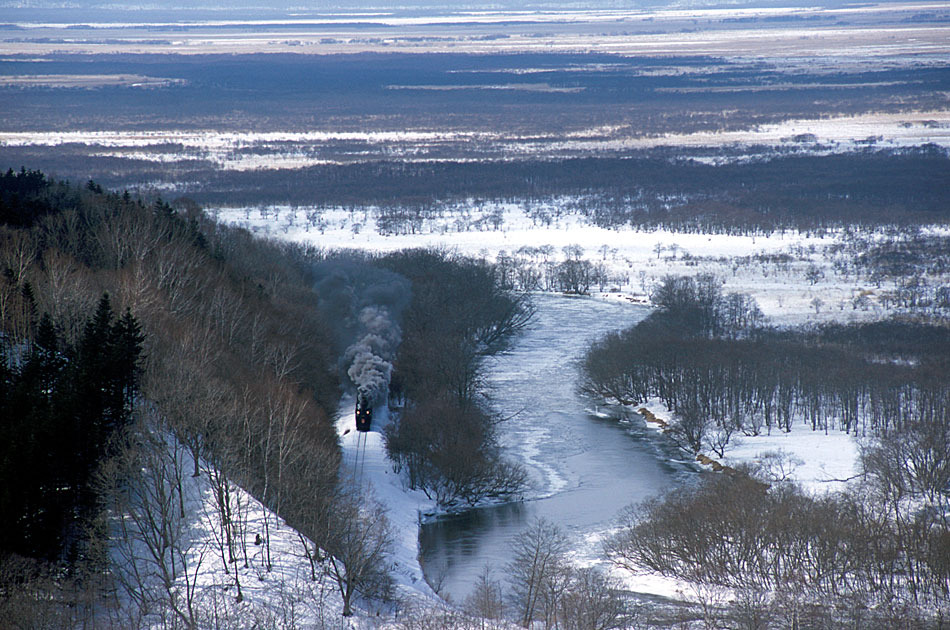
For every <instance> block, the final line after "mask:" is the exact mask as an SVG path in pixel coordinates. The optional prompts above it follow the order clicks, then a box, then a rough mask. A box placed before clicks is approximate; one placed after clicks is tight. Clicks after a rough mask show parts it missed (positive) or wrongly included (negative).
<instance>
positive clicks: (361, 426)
mask: <svg viewBox="0 0 950 630" xmlns="http://www.w3.org/2000/svg"><path fill="white" fill-rule="evenodd" d="M372 424H373V405H372V404H371V403H370V401H369V400H367V399H366V396H364V395H363V394H358V395H357V396H356V430H357V431H362V432H363V433H366V432H367V431H369V428H370V425H372Z"/></svg>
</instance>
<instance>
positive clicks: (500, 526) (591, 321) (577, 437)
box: [419, 294, 688, 602]
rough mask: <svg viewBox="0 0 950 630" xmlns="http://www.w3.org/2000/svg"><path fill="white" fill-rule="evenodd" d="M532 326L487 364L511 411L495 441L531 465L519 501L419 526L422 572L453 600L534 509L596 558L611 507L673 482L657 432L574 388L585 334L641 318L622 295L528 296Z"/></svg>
mask: <svg viewBox="0 0 950 630" xmlns="http://www.w3.org/2000/svg"><path fill="white" fill-rule="evenodd" d="M534 299H535V305H536V307H537V313H536V316H535V319H534V321H533V323H532V325H531V327H530V328H529V329H528V330H527V331H525V333H524V334H523V335H521V336H520V337H519V338H518V339H516V340H515V342H514V344H513V347H512V348H511V349H510V350H509V351H508V352H505V353H504V354H501V355H499V356H498V357H495V358H494V359H492V361H491V364H490V366H489V369H488V379H489V382H490V384H491V393H492V397H493V407H494V408H495V409H496V410H497V411H498V412H499V413H501V414H502V415H503V416H504V417H510V419H509V420H508V421H506V422H505V423H504V424H503V425H502V428H501V442H502V444H503V445H504V447H505V450H506V452H507V453H508V455H509V456H510V457H513V458H515V459H516V460H518V461H520V462H521V463H522V464H523V465H524V466H525V467H526V468H527V469H528V471H529V473H530V477H531V486H530V487H529V488H528V489H527V490H526V491H525V495H524V499H523V500H522V501H518V502H514V503H509V504H505V505H499V506H491V507H483V508H477V509H472V510H467V511H465V512H462V513H459V514H453V515H449V516H443V517H439V518H435V519H431V520H429V521H428V522H426V523H424V524H423V525H422V527H421V529H420V533H419V542H420V549H421V557H420V560H421V564H422V568H423V571H424V573H425V575H426V579H427V580H428V581H429V583H430V584H431V585H433V587H435V588H436V589H437V590H438V591H439V592H440V594H441V595H442V596H443V597H448V598H450V599H451V600H452V601H456V602H460V601H462V600H464V599H465V597H466V595H467V594H468V593H469V592H470V591H471V589H472V587H473V585H474V584H475V582H476V580H477V578H478V575H479V574H480V573H481V572H482V570H483V568H484V567H485V566H486V565H490V566H491V567H492V568H493V569H494V570H495V574H496V575H495V577H496V578H497V577H501V576H502V574H503V571H504V566H505V564H506V563H507V562H509V560H510V556H511V554H510V549H509V545H510V540H511V539H512V537H514V536H515V535H517V534H518V533H519V532H520V531H522V530H523V528H524V527H525V526H527V525H529V524H530V523H531V522H533V520H534V519H535V518H537V517H541V518H544V519H547V520H549V521H552V522H554V523H557V524H558V525H559V526H561V528H562V529H564V531H565V532H566V533H567V534H568V536H569V537H570V539H571V542H572V549H573V550H574V553H575V556H576V558H577V560H578V561H580V562H583V563H585V564H587V563H591V562H597V561H598V559H599V557H600V548H601V545H600V540H601V538H602V536H603V534H604V533H605V532H606V531H607V530H608V529H610V528H611V527H612V526H613V524H614V522H615V518H616V516H617V513H618V511H619V510H620V509H621V508H623V507H624V506H626V505H628V504H630V503H634V502H638V501H642V500H643V499H646V498H648V497H651V496H653V495H656V494H657V493H660V492H662V491H663V490H664V489H667V488H669V487H671V486H672V485H674V484H677V483H679V482H680V481H681V480H682V478H683V477H684V475H686V474H688V473H686V472H684V469H683V468H678V467H676V466H674V465H671V464H669V463H667V462H668V453H663V452H661V449H662V448H663V445H662V440H658V439H657V438H656V437H655V436H653V435H650V434H648V432H647V430H646V429H644V428H643V427H642V425H641V423H638V422H633V423H620V422H617V419H616V418H611V417H608V415H607V414H606V413H605V411H608V410H605V409H603V408H597V406H596V402H595V401H592V400H589V399H587V398H586V397H584V396H581V395H580V394H578V393H577V381H578V369H577V365H576V362H577V361H578V359H579V358H580V357H581V356H582V355H583V353H584V351H585V349H586V348H587V347H588V345H589V344H590V342H591V341H593V340H594V339H597V338H599V337H602V336H603V335H605V334H607V333H608V332H611V331H615V330H620V329H622V328H626V327H628V326H631V325H633V324H635V323H637V322H638V321H640V320H642V319H643V318H644V317H646V315H647V314H648V313H649V310H648V309H646V308H645V307H642V306H636V305H632V304H627V303H622V302H606V301H602V300H596V299H590V298H570V297H563V296H556V295H546V294H542V295H537V296H535V298H534Z"/></svg>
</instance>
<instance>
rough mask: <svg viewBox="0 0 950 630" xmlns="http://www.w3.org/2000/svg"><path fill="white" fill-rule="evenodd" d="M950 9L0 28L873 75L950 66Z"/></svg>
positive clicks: (6, 15) (94, 48) (175, 20)
mask: <svg viewBox="0 0 950 630" xmlns="http://www.w3.org/2000/svg"><path fill="white" fill-rule="evenodd" d="M947 6H948V4H947V3H946V2H906V3H901V2H894V3H882V4H867V5H862V6H860V7H857V6H854V7H851V6H843V7H771V8H750V7H731V8H704V7H691V8H675V9H635V8H630V9H622V10H589V9H574V10H538V11H499V10H486V11H464V10H462V11H441V12H429V13H420V12H412V11H402V12H399V11H387V10H381V11H372V12H358V13H357V12H335V13H334V12H323V13H321V12H307V13H304V12H300V13H288V14H284V15H275V14H274V12H271V13H269V14H265V15H262V16H259V17H253V16H249V17H246V18H244V19H237V20H235V19H221V17H220V16H219V17H218V18H217V19H195V18H192V19H189V15H188V14H187V13H182V14H177V15H176V14H167V13H166V14H161V13H158V12H154V13H151V14H150V13H149V12H148V11H139V12H135V11H129V10H126V13H125V14H124V15H123V16H122V18H123V19H121V20H120V19H118V18H116V17H115V16H112V15H108V14H106V15H104V16H102V19H101V20H97V19H95V18H90V16H84V17H82V18H77V19H76V20H75V21H64V20H63V19H62V18H60V19H58V20H57V19H50V17H49V15H48V14H43V15H42V16H41V17H34V14H33V13H30V12H29V11H28V9H29V7H25V8H24V7H19V8H3V7H0V20H2V21H3V22H4V23H5V24H4V25H3V28H5V29H6V30H8V31H9V32H11V33H15V34H16V36H17V38H18V39H19V41H17V45H16V48H15V50H16V52H18V53H21V54H30V55H44V54H50V53H60V52H70V53H104V54H111V53H117V52H119V53H132V54H153V53H162V52H166V51H167V50H168V49H169V47H170V46H174V47H175V49H176V52H178V53H181V54H248V53H256V52H286V53H293V54H338V53H347V54H349V53H360V52H387V53H392V52H453V53H475V54H483V53H497V52H601V53H602V52H611V53H618V54H624V55H676V56H682V55H714V56H718V55H728V56H742V57H753V58H762V57H788V58H809V59H814V58H816V57H824V56H828V54H829V52H830V51H834V55H835V56H840V57H841V63H844V64H859V65H866V64H868V63H869V62H870V61H874V62H879V61H880V60H881V59H883V58H889V57H893V56H895V55H908V54H909V55H914V56H917V57H918V58H920V59H924V58H928V57H933V58H934V59H939V58H940V56H941V55H944V59H945V55H946V52H947V49H948V42H950V37H948V35H947V34H948V26H947V18H946V11H947ZM117 8H118V7H117ZM920 16H925V17H926V18H927V19H924V20H923V21H920V19H921V17H920ZM2 30H3V29H0V32H2ZM24 35H25V36H26V37H24ZM0 43H2V40H0ZM0 52H6V53H9V52H10V48H9V47H8V46H4V47H0Z"/></svg>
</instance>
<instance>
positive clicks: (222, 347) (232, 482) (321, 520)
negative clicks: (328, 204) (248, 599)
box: [0, 171, 341, 627]
mask: <svg viewBox="0 0 950 630" xmlns="http://www.w3.org/2000/svg"><path fill="white" fill-rule="evenodd" d="M0 179H2V181H0V183H2V190H0V192H2V194H0V216H2V218H3V222H4V224H3V226H0V255H2V260H0V266H2V268H3V277H2V279H0V311H2V313H0V314H2V322H3V330H2V335H0V341H2V344H0V347H2V352H3V355H2V356H3V358H4V359H3V361H2V364H3V367H4V372H3V379H2V380H3V382H2V387H3V388H4V393H5V395H4V396H3V397H2V401H3V406H4V413H3V415H4V418H22V420H23V421H22V422H21V423H20V424H16V425H10V424H9V423H5V428H6V429H7V436H6V438H7V439H6V440H5V444H8V445H10V446H12V447H14V450H11V451H10V453H11V454H12V453H16V454H17V457H12V456H11V457H4V458H3V468H2V471H3V483H2V484H0V485H2V487H3V488H4V489H5V493H4V496H3V499H2V500H3V501H4V506H5V508H4V510H3V514H2V517H0V521H2V523H3V528H4V529H3V531H4V532H5V535H4V537H3V542H2V543H0V547H2V550H3V551H2V553H3V564H4V566H5V567H17V569H16V570H15V571H14V572H13V574H7V575H5V576H4V579H5V580H7V582H5V585H4V586H3V587H2V588H3V593H4V594H5V595H4V597H3V598H2V600H3V601H2V604H0V606H2V607H4V608H3V609H4V610H8V611H9V610H19V611H25V610H29V609H31V608H32V607H31V606H22V601H21V600H20V598H22V597H30V596H31V595H30V593H31V591H30V590H29V589H22V588H16V589H13V590H7V589H8V586H9V585H10V584H19V585H22V584H24V583H33V584H54V583H55V584H56V588H57V592H59V593H60V594H59V596H58V597H57V598H56V599H54V600H48V599H46V598H44V597H43V595H42V591H43V589H42V588H40V589H38V591H34V593H35V596H36V597H39V599H38V600H36V602H44V603H43V605H42V606H40V608H46V609H55V610H53V612H50V614H51V615H54V616H55V615H66V616H70V617H75V616H77V615H93V614H94V613H93V611H96V610H97V609H99V607H101V606H102V605H103V603H107V602H108V601H109V599H108V598H107V599H105V600H104V599H102V598H103V597H105V594H106V593H119V595H118V596H117V597H116V598H114V599H112V600H111V601H112V602H113V603H115V604H116V605H117V607H116V608H115V609H114V612H113V613H109V614H106V615H105V616H104V617H103V616H102V615H101V614H100V613H101V609H100V610H99V612H96V613H95V614H96V615H97V616H99V617H100V620H101V618H108V617H110V616H111V618H112V619H113V620H114V621H115V622H116V623H119V624H120V625H122V624H123V623H128V622H129V621H130V620H132V619H139V620H140V621H141V619H142V618H143V617H144V616H147V615H152V616H155V615H158V617H162V616H163V615H170V616H171V617H173V618H176V619H177V620H178V623H180V624H184V626H185V627H195V624H196V623H197V615H198V612H197V610H196V609H195V607H194V604H195V600H194V597H195V596H196V595H197V594H196V593H195V592H194V589H193V588H192V587H193V586H194V585H193V580H194V575H195V574H194V573H193V571H194V570H195V569H196V567H193V566H188V564H187V562H186V559H188V558H191V560H190V561H191V562H194V558H193V557H192V556H189V555H188V554H187V551H188V547H187V545H188V540H187V539H186V538H182V536H183V534H182V532H183V530H182V529H181V528H182V526H183V525H182V524H183V523H185V522H186V521H193V520H194V519H195V518H196V515H195V514H193V513H191V512H190V510H192V509H194V504H193V502H192V501H191V500H189V497H188V496H187V485H188V484H187V482H186V479H187V478H190V477H198V476H206V477H207V478H208V481H209V483H210V484H211V486H212V487H213V488H215V492H216V501H215V504H216V505H217V510H218V512H219V515H218V517H217V518H215V519H214V522H215V523H217V527H218V528H219V532H218V537H219V539H220V545H219V549H220V553H219V554H217V556H219V557H216V558H213V557H206V558H203V560H202V562H203V563H205V564H212V563H219V565H220V567H221V569H220V570H221V571H223V572H224V573H230V574H232V576H233V578H232V579H233V580H234V582H235V584H234V587H235V594H234V595H233V597H236V598H237V599H240V598H241V585H240V583H239V580H238V578H237V572H236V571H232V570H231V567H232V566H236V565H237V564H238V563H246V562H247V561H248V560H247V550H246V545H247V544H249V543H248V540H249V538H248V537H250V539H251V540H253V539H254V536H255V534H257V535H259V536H260V540H261V541H262V543H263V545H264V546H265V548H266V547H267V545H269V540H270V537H269V536H268V532H267V528H268V527H272V526H277V523H276V522H273V523H270V522H266V521H265V523H264V524H263V528H264V531H259V532H250V531H247V510H248V506H247V505H246V504H245V505H242V504H240V501H239V496H241V495H240V494H239V493H238V492H237V488H238V486H240V487H241V488H244V489H247V490H249V491H250V492H251V493H252V494H253V495H254V496H256V497H257V498H259V499H260V500H261V501H262V502H263V503H264V504H265V505H266V506H267V507H269V508H270V509H271V510H273V511H274V513H279V514H280V515H281V516H282V517H283V518H284V519H286V520H287V521H289V522H291V523H293V524H294V525H295V526H296V527H297V528H298V529H300V530H301V531H302V532H304V533H305V534H306V535H307V536H308V537H309V539H310V540H312V541H315V542H316V544H317V545H318V546H319V547H322V548H324V549H326V548H329V547H333V546H334V545H337V546H340V543H339V542H337V541H335V540H331V537H330V536H329V534H328V532H330V531H335V530H334V529H333V528H331V527H328V525H327V522H328V519H329V515H330V514H331V513H333V512H334V509H331V508H330V505H337V504H339V503H340V502H341V498H340V492H339V491H338V489H337V488H338V486H337V469H338V464H337V462H338V459H339V454H338V447H337V445H336V437H335V433H334V431H333V428H332V426H331V424H330V418H331V417H332V415H333V413H334V411H335V406H336V404H337V400H338V399H339V384H338V381H337V380H336V374H335V370H334V364H335V359H336V357H335V355H334V350H333V347H332V342H331V340H330V339H329V338H328V335H327V333H326V326H325V325H324V324H323V323H322V321H321V314H320V310H319V308H318V299H317V296H316V294H315V293H314V290H313V288H312V286H311V280H310V277H309V271H308V270H309V268H310V265H311V263H312V260H313V259H314V253H312V252H308V251H307V250H305V249H303V248H296V247H291V246H281V245H276V244H274V243H269V242H264V241H260V240H257V239H253V238H251V237H250V236H249V235H247V234H246V233H243V232H241V231H240V230H233V229H226V228H222V227H220V226H217V225H214V224H213V223H210V222H208V221H206V220H205V219H204V218H203V217H202V215H201V213H200V211H199V210H198V208H197V207H196V206H194V205H193V204H190V203H188V202H186V201H182V202H180V203H178V204H176V207H172V206H170V205H168V204H166V203H164V202H162V201H160V200H156V201H154V202H150V203H146V202H144V201H142V200H139V199H133V198H131V197H130V196H129V195H127V194H126V195H119V194H115V193H109V192H105V191H103V190H102V189H101V188H100V187H99V186H97V185H96V184H94V183H93V182H89V183H88V184H87V185H85V186H82V187H79V186H73V185H70V184H67V183H61V182H56V181H52V180H50V179H48V178H46V177H45V176H44V175H43V174H41V173H37V172H31V171H21V172H18V173H17V172H13V171H10V172H8V173H6V174H5V175H3V176H2V177H0ZM97 303H98V306H97ZM112 313H125V314H124V315H121V316H114V315H113V314H112ZM123 344H124V345H123ZM123 348H126V349H125V350H123ZM113 349H114V350H113ZM97 357H101V358H97ZM110 357H115V358H114V359H113V358H110ZM103 361H112V363H103ZM109 365H116V367H115V368H110V367H108V366H109ZM34 374H35V376H34ZM112 374H115V376H111V375H112ZM105 379H111V380H105ZM107 382H108V383H115V385H109V386H108V387H106V386H105V385H103V383H107ZM34 383H35V384H34ZM83 388H85V389H83ZM37 391H38V392H39V395H41V396H43V397H45V399H46V400H47V403H46V404H45V405H38V404H35V403H36V396H37V394H36V393H33V392H37ZM84 391H85V392H87V393H83V392H84ZM89 391H92V392H96V391H102V392H103V393H104V396H105V397H104V398H102V401H103V402H102V405H103V406H100V407H97V406H96V405H94V404H92V401H93V400H94V398H92V397H91V395H90V394H89V393H88V392H89ZM110 392H115V394H114V395H113V394H112V393H110ZM6 394H9V395H6ZM70 401H75V402H70ZM113 401H114V402H113ZM23 409H26V412H24V411H23ZM99 409H102V411H99ZM8 412H9V413H8ZM56 423H59V425H61V426H62V428H61V429H57V428H56V427H57V424H56ZM96 426H102V427H103V429H102V430H101V431H94V430H93V428H94V427H96ZM57 443H63V444H65V446H64V448H65V449H67V451H68V452H69V453H73V452H75V453H77V455H78V454H82V455H83V457H84V459H83V460H82V463H81V464H79V466H80V468H81V471H82V472H81V474H78V473H74V474H73V475H72V476H71V477H70V478H75V479H76V480H77V481H76V482H75V484H76V485H75V488H76V489H75V491H74V492H69V493H64V492H63V485H62V481H59V480H60V479H63V477H62V476H59V477H56V478H52V479H47V478H46V477H43V476H42V474H43V473H44V472H45V471H47V470H49V471H53V472H55V471H56V470H59V469H60V468H59V467H47V466H46V465H45V464H44V463H43V461H44V458H42V457H36V458H33V460H32V461H29V460H28V459H24V457H23V456H29V454H30V451H28V450H23V446H24V445H35V446H31V447H32V448H35V449H37V450H38V452H40V453H46V456H54V457H57V458H59V460H60V461H62V463H63V464H69V462H70V461H72V458H61V457H59V456H58V455H56V453H57V451H56V450H55V449H53V448H52V446H53V445H55V444H57ZM79 443H83V444H85V443H88V444H89V449H85V448H83V449H76V448H75V447H76V445H77V444H79ZM6 450H9V449H5V451H6ZM86 453H88V455H86ZM44 457H45V456H44ZM70 465H71V464H70ZM67 468H68V467H67ZM73 468H74V469H75V468H76V467H75V466H73ZM31 471H33V472H32V473H31ZM23 475H26V476H27V478H29V479H31V480H32V482H33V484H34V485H35V487H36V489H35V491H33V492H30V493H22V492H19V490H22V489H28V488H29V487H30V486H29V485H23V484H20V483H18V482H17V481H15V479H17V478H18V477H20V476H23ZM54 489H55V492H53V490H54ZM18 492H19V493H18ZM17 493H18V494H17ZM65 495H74V496H78V497H80V504H81V505H82V506H83V509H81V510H79V509H72V508H70V507H69V505H70V504H69V503H68V502H66V496H65ZM70 501H72V499H70ZM31 506H32V507H31ZM51 514H52V515H54V518H52V519H51V518H50V515H51ZM56 514H59V515H60V516H55V515H56ZM122 515H124V516H122ZM115 516H119V518H114V517H115ZM39 531H47V532H48V533H47V534H44V538H43V539H42V540H45V541H47V542H45V543H43V544H42V545H41V544H40V543H41V542H42V541H40V542H37V541H38V540H40V539H38V538H37V536H38V534H37V532H39ZM176 531H177V532H179V534H181V535H179V534H174V532H176ZM66 532H72V533H70V534H69V535H66ZM6 534H9V535H6ZM21 541H23V542H21ZM63 541H66V542H67V543H68V544H67V546H66V547H62V543H63ZM150 541H151V542H150ZM123 549H124V550H125V552H123ZM143 549H146V550H147V554H146V555H145V557H141V554H142V550H143ZM123 553H126V554H130V553H131V554H134V555H135V556H136V557H135V558H132V557H130V556H127V559H128V560H129V562H126V563H116V565H115V566H122V567H123V568H124V569H129V568H130V567H131V568H132V569H133V572H132V573H127V572H126V573H122V572H121V571H107V572H106V573H103V568H104V567H109V566H111V564H110V562H111V559H114V558H115V557H116V556H117V555H118V556H119V557H122V556H123ZM263 557H264V558H267V555H266V554H265V555H264V556H263ZM136 562H139V563H144V564H142V565H141V566H138V568H135V567H136V566H137V565H136ZM143 567H145V568H143ZM63 568H65V569H66V572H65V573H63V572H62V571H63ZM262 570H264V571H267V570H269V566H266V563H265V566H264V567H263V569H262ZM104 575H108V576H111V577H110V580H107V581H111V584H103V585H102V586H101V588H102V589H105V590H102V591H101V592H100V594H99V595H98V596H94V594H93V595H90V592H89V588H90V585H92V584H94V583H95V582H96V580H99V579H101V576H104ZM53 576H59V577H57V578H55V579H53ZM63 576H66V577H63ZM156 576H158V577H157V578H156ZM44 580H53V581H52V582H44ZM182 580H183V581H182ZM182 584H185V587H184V588H182V586H181V585H182ZM44 588H45V587H44ZM82 598H86V599H82ZM57 604H62V606H61V607H58V608H57ZM107 608H108V607H107ZM120 617H121V618H123V619H125V621H124V622H123V621H121V620H120V619H119V618H120ZM63 623H64V624H66V622H65V621H64V622H63Z"/></svg>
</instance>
